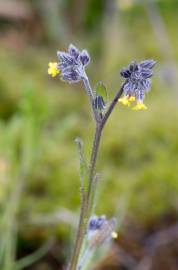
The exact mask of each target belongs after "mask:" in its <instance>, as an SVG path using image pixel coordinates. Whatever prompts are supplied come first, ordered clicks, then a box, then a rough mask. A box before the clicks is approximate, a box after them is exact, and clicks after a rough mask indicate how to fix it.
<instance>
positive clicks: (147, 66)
mask: <svg viewBox="0 0 178 270" xmlns="http://www.w3.org/2000/svg"><path fill="white" fill-rule="evenodd" d="M155 64H156V62H155V61H154V60H152V59H151V60H144V61H142V62H140V63H138V64H137V62H135V61H133V62H131V64H130V65H129V66H128V68H124V69H122V70H121V72H120V74H121V76H122V77H124V78H125V79H126V81H125V84H124V89H123V90H124V97H122V98H120V99H119V102H120V103H122V104H124V105H128V106H130V105H131V103H132V102H134V101H135V100H136V101H137V105H136V106H135V107H134V108H133V109H134V110H141V109H147V107H146V106H145V105H144V104H143V100H144V97H145V94H146V93H147V92H148V91H149V89H150V87H151V77H152V76H153V72H152V68H153V67H154V65H155Z"/></svg>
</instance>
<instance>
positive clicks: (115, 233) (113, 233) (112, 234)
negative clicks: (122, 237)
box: [111, 231, 118, 239]
mask: <svg viewBox="0 0 178 270" xmlns="http://www.w3.org/2000/svg"><path fill="white" fill-rule="evenodd" d="M111 237H112V238H113V239H116V238H117V237H118V234H117V232H114V231H113V232H112V233H111Z"/></svg>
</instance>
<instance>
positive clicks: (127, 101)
mask: <svg viewBox="0 0 178 270" xmlns="http://www.w3.org/2000/svg"><path fill="white" fill-rule="evenodd" d="M118 101H119V102H120V103H121V104H123V105H126V106H128V107H130V105H131V103H132V102H134V101H135V97H134V96H124V97H123V98H120V99H119V100H118Z"/></svg>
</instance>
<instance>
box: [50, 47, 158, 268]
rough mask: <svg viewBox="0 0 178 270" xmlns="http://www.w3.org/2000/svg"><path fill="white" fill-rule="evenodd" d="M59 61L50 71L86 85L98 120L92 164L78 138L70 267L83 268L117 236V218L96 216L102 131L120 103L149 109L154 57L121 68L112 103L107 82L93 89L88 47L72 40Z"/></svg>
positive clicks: (85, 87) (60, 55)
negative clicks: (78, 186) (77, 211)
mask: <svg viewBox="0 0 178 270" xmlns="http://www.w3.org/2000/svg"><path fill="white" fill-rule="evenodd" d="M57 57H58V62H54V63H52V62H50V63H49V68H48V74H49V75H51V76H52V77H56V76H58V77H59V78H60V79H61V80H62V81H65V82H68V83H78V82H79V81H81V82H82V83H83V85H84V89H85V92H86V94H87V95H88V97H89V101H90V105H91V109H92V112H93V118H94V121H95V134H94V139H93V146H92V149H91V156H90V161H89V164H88V162H87V161H86V159H85V157H84V152H83V142H82V140H81V139H80V138H77V139H76V144H77V146H78V152H79V159H80V179H81V209H80V218H79V224H78V229H77V234H76V240H75V244H74V248H73V253H72V256H71V261H70V263H69V265H68V269H69V270H79V269H83V268H84V267H85V265H86V261H87V258H88V257H89V256H90V255H91V253H92V252H94V251H95V249H96V248H98V247H100V246H102V245H103V244H105V243H106V242H109V241H110V240H111V239H112V238H117V233H116V232H115V227H116V220H115V218H112V219H110V220H109V219H107V218H106V216H105V215H103V216H99V217H98V216H96V215H95V213H94V210H95V209H94V206H95V197H96V190H97V184H98V180H99V176H98V174H96V172H95V167H96V160H97V154H98V150H99V145H100V141H101V136H102V131H103V129H104V127H105V124H106V122H107V120H108V118H109V117H110V115H111V113H112V111H113V109H114V108H115V106H116V105H117V104H118V102H119V103H121V104H123V105H126V106H128V107H131V106H132V105H133V104H134V103H136V104H135V106H133V107H132V108H133V110H146V109H147V107H146V105H145V104H144V102H143V101H144V98H145V94H146V93H147V92H148V90H149V89H150V86H151V77H152V75H153V72H152V68H153V67H154V65H155V63H156V62H155V61H154V60H144V61H142V62H140V63H137V62H135V61H133V62H131V64H130V65H129V66H128V67H127V68H124V69H122V70H121V72H120V75H121V76H122V77H123V78H124V79H125V81H124V82H123V83H122V84H121V87H120V88H119V90H118V91H117V92H116V94H115V96H114V98H113V100H112V101H111V103H110V104H109V102H108V95H107V91H106V88H105V86H104V85H103V83H102V82H99V83H98V84H97V86H96V89H95V90H93V88H92V87H91V84H90V81H89V79H88V76H87V73H86V67H87V65H88V64H89V63H90V56H89V53H88V52H87V50H82V51H80V50H79V49H78V48H76V47H75V46H74V45H72V44H70V45H69V47H68V50H67V52H62V51H58V52H57Z"/></svg>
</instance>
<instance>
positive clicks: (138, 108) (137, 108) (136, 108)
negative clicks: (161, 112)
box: [132, 101, 148, 111]
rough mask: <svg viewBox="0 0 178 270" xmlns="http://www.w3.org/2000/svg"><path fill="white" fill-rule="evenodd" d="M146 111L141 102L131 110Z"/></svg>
mask: <svg viewBox="0 0 178 270" xmlns="http://www.w3.org/2000/svg"><path fill="white" fill-rule="evenodd" d="M147 109H148V108H147V106H146V105H145V104H144V103H143V102H142V101H138V102H137V105H136V106H134V107H133V108H132V110H134V111H139V110H147Z"/></svg>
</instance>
